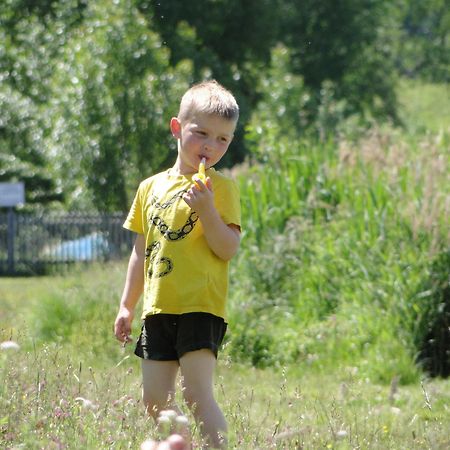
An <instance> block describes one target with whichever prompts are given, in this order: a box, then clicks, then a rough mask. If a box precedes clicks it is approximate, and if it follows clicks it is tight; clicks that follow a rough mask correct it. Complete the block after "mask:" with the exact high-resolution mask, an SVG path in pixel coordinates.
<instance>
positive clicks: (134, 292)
mask: <svg viewBox="0 0 450 450" xmlns="http://www.w3.org/2000/svg"><path fill="white" fill-rule="evenodd" d="M144 259H145V237H144V235H143V234H139V235H138V236H137V237H136V241H135V243H134V247H133V251H132V252H131V256H130V260H129V262H128V270H127V277H126V280H125V286H124V289H123V293H122V298H121V300H120V307H119V312H118V314H117V317H116V321H115V323H114V334H115V335H116V338H117V339H118V340H119V341H121V342H127V341H128V339H129V336H130V334H131V323H132V321H133V317H134V309H135V307H136V304H137V302H138V301H139V298H140V296H141V294H142V291H143V290H144Z"/></svg>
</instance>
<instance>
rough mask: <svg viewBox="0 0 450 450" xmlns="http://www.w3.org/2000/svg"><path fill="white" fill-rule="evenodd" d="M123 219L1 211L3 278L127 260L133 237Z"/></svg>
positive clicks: (110, 215)
mask: <svg viewBox="0 0 450 450" xmlns="http://www.w3.org/2000/svg"><path fill="white" fill-rule="evenodd" d="M124 219H125V216H124V215H123V214H83V213H65V214H41V215H31V214H23V213H17V212H14V211H13V210H12V209H10V210H9V211H7V212H4V211H0V276H1V275H24V274H25V275H26V274H42V273H47V272H49V271H50V270H53V269H55V268H56V269H58V268H61V267H65V266H67V265H68V264H73V263H89V262H94V261H108V260H114V259H121V258H125V257H127V256H128V255H129V254H130V251H131V248H132V245H133V241H134V236H133V233H131V232H129V231H127V230H125V229H124V228H123V227H122V224H123V222H124Z"/></svg>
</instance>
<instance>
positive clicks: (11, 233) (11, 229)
mask: <svg viewBox="0 0 450 450" xmlns="http://www.w3.org/2000/svg"><path fill="white" fill-rule="evenodd" d="M15 228H16V217H15V214H14V208H13V207H11V206H10V207H9V208H8V273H9V274H10V275H13V274H14V238H15V235H16V229H15Z"/></svg>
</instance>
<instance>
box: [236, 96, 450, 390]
mask: <svg viewBox="0 0 450 450" xmlns="http://www.w3.org/2000/svg"><path fill="white" fill-rule="evenodd" d="M275 92H276V90H275ZM256 114H258V112H257V113H256ZM280 123H281V122H280ZM284 136H285V132H284V130H283V131H281V130H277V128H276V127H275V126H274V125H272V127H271V129H269V127H267V128H266V130H265V132H263V133H262V134H261V135H260V139H261V141H260V143H259V145H255V147H254V148H257V149H258V153H257V154H256V156H257V157H258V159H259V160H260V161H263V162H264V164H263V165H261V166H256V167H254V168H253V169H252V170H251V172H247V171H246V170H245V169H243V170H245V171H244V174H242V176H241V177H240V180H241V191H242V198H243V214H244V224H245V227H244V243H245V244H244V248H243V251H241V252H240V254H239V255H238V259H237V262H236V268H235V269H234V271H233V277H232V279H233V289H232V292H233V296H232V302H231V305H232V306H231V323H232V324H236V325H235V326H236V328H237V330H236V334H235V335H233V336H232V337H231V344H230V351H231V353H232V355H233V356H234V357H237V358H239V359H241V358H242V359H244V360H246V359H249V358H250V359H251V361H252V362H253V363H254V364H257V365H261V366H266V365H274V364H275V365H276V364H284V363H286V362H293V361H299V360H300V361H304V362H309V363H310V364H312V365H313V366H315V367H317V368H322V369H324V370H327V368H329V367H336V366H341V365H346V364H354V363H355V361H358V362H357V363H356V364H357V365H358V367H359V368H360V370H363V371H364V372H365V373H366V374H367V376H369V377H371V378H373V379H375V380H383V381H388V380H389V379H391V378H392V377H394V376H399V377H400V378H401V380H402V381H403V382H406V383H407V382H410V381H411V380H414V379H416V378H417V377H418V375H419V370H418V369H417V367H416V365H415V363H416V355H417V354H418V353H420V352H421V351H422V346H423V345H424V344H425V340H426V339H425V337H424V334H426V333H427V332H430V333H433V336H438V338H437V339H438V340H439V342H438V343H436V344H435V351H434V356H435V357H436V358H437V360H436V361H435V363H432V364H435V365H436V366H439V367H447V366H446V364H447V363H446V362H445V358H446V356H445V352H446V351H447V350H445V349H446V348H448V332H447V331H445V330H446V328H445V323H446V320H447V319H446V317H447V316H446V315H445V314H447V313H446V312H445V311H447V309H446V307H444V306H438V305H444V304H446V300H443V299H442V298H446V297H442V296H444V294H443V293H442V294H441V289H442V290H445V289H447V288H446V287H445V286H446V285H445V284H443V285H440V286H441V287H440V288H439V289H438V291H437V292H436V296H435V299H436V300H435V301H434V302H433V303H432V304H430V303H429V302H419V303H418V302H417V301H416V300H414V299H416V298H421V296H422V292H424V291H427V289H426V288H424V287H423V284H424V283H425V286H426V285H427V284H428V282H429V280H427V273H428V270H430V271H432V272H431V273H434V274H435V275H433V276H434V277H436V278H437V279H439V280H445V279H446V277H448V274H447V273H446V269H445V268H444V267H445V263H444V264H438V265H434V261H435V260H436V259H437V260H441V259H442V258H444V259H443V260H444V261H445V257H444V255H445V254H446V252H447V251H448V250H447V249H448V246H449V241H448V234H447V233H448V229H447V224H446V218H447V217H448V214H449V209H448V208H449V206H450V205H449V204H448V198H449V192H448V183H446V177H447V173H448V164H449V161H448V153H447V152H446V148H447V142H448V141H447V139H448V136H447V135H445V134H444V135H438V136H435V137H429V138H426V137H422V138H420V139H419V138H418V137H417V136H415V137H414V138H413V139H409V138H406V137H404V136H402V135H400V134H399V133H398V132H397V131H395V130H393V129H389V128H387V129H383V130H382V131H376V130H375V131H372V133H371V134H369V135H366V136H365V138H363V139H361V140H360V141H358V142H356V143H351V142H346V141H345V140H342V141H340V142H339V143H333V142H332V141H330V142H328V143H324V144H320V143H319V144H314V143H312V142H311V141H309V145H306V144H305V142H302V141H300V140H293V139H292V138H291V139H288V138H285V137H284ZM439 136H440V137H439ZM446 136H447V137H446ZM250 137H251V138H252V139H255V135H251V136H250ZM416 139H419V142H417V141H415V140H416ZM252 145H254V143H253V144H252ZM431 267H434V269H433V270H432V269H431ZM436 288H437V287H436ZM436 288H434V289H436ZM439 299H440V300H439ZM434 324H436V325H434ZM433 327H437V328H433ZM432 328H433V330H434V331H431V329H432ZM231 329H233V327H231ZM427 330H428V331H427ZM439 330H441V331H439ZM428 339H431V338H428ZM437 349H439V350H437ZM350 355H351V356H350ZM358 355H359V356H358ZM442 358H444V361H442ZM439 361H441V362H439ZM439 364H440V365H439ZM445 373H446V372H445V371H442V372H441V374H442V375H443V374H445Z"/></svg>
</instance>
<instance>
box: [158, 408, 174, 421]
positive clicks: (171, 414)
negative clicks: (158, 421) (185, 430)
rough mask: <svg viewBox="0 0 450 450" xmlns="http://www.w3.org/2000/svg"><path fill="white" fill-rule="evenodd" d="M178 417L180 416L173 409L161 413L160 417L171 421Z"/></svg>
mask: <svg viewBox="0 0 450 450" xmlns="http://www.w3.org/2000/svg"><path fill="white" fill-rule="evenodd" d="M177 415H178V414H177V413H176V411H174V410H173V409H165V410H164V411H161V412H160V413H159V416H160V417H168V418H169V419H170V420H173V419H175V418H176V417H177Z"/></svg>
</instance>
